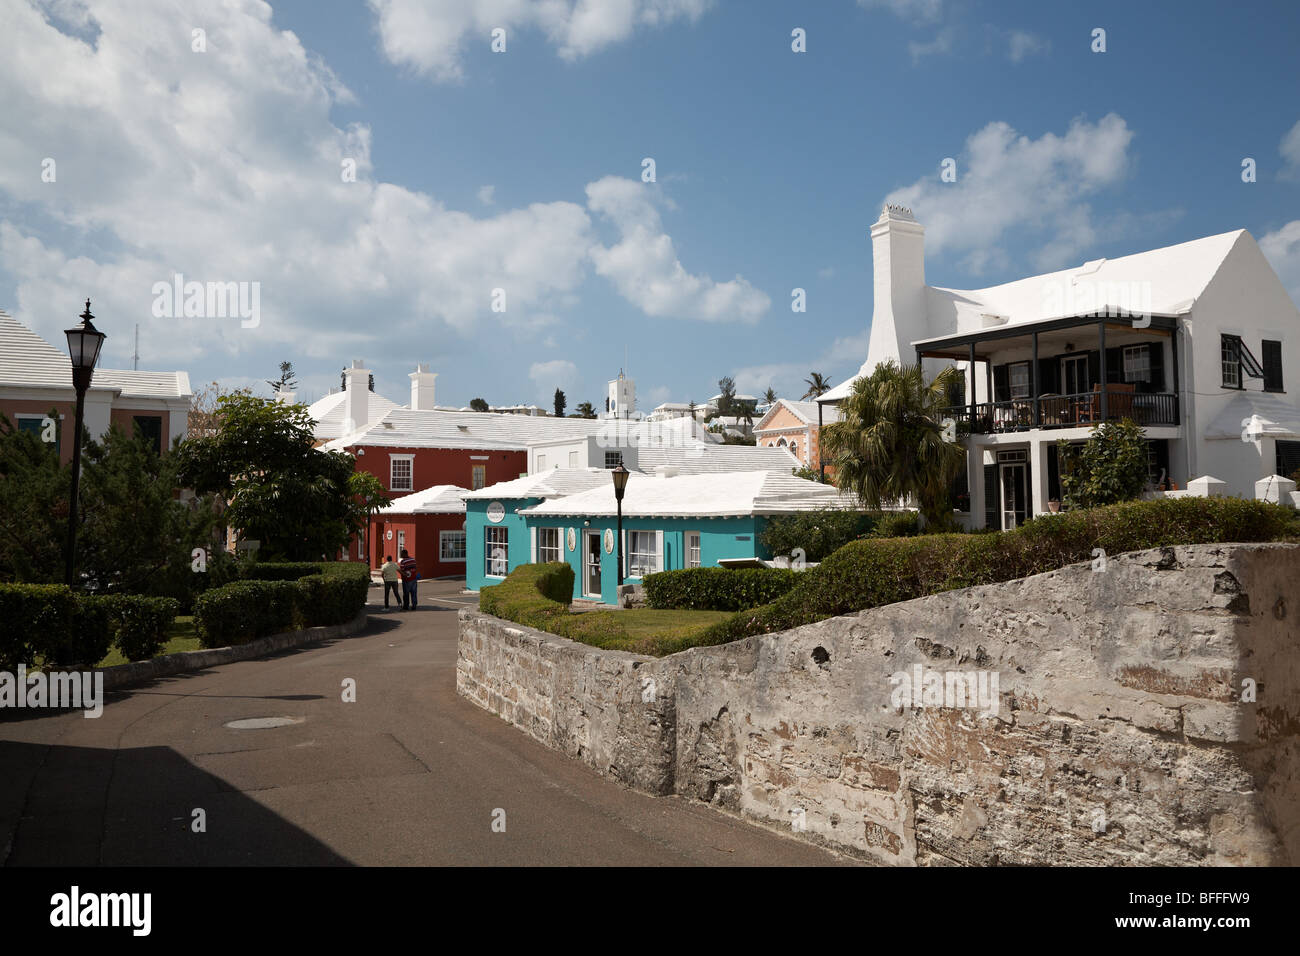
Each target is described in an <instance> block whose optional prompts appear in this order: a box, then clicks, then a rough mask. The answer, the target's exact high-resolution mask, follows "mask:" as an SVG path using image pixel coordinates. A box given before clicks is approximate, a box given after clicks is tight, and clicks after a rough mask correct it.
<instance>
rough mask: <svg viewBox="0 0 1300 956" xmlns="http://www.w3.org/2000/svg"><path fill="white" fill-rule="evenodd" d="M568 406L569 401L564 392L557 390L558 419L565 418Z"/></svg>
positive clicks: (556, 413) (556, 411)
mask: <svg viewBox="0 0 1300 956" xmlns="http://www.w3.org/2000/svg"><path fill="white" fill-rule="evenodd" d="M568 404H569V400H568V399H567V398H565V397H564V392H562V391H560V390H559V389H558V388H557V389H556V390H555V417H556V418H563V417H564V408H565V406H566V405H568Z"/></svg>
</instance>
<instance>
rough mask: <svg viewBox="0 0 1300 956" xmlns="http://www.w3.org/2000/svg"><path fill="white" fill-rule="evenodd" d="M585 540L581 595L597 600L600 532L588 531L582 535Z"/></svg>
mask: <svg viewBox="0 0 1300 956" xmlns="http://www.w3.org/2000/svg"><path fill="white" fill-rule="evenodd" d="M583 538H585V539H586V542H587V547H586V552H587V553H586V556H585V559H584V561H583V564H584V567H585V569H586V573H585V574H584V575H583V578H582V583H583V590H582V593H583V594H584V595H585V596H586V597H595V598H598V597H600V596H601V594H600V532H599V531H588V532H585V533H584V534H583Z"/></svg>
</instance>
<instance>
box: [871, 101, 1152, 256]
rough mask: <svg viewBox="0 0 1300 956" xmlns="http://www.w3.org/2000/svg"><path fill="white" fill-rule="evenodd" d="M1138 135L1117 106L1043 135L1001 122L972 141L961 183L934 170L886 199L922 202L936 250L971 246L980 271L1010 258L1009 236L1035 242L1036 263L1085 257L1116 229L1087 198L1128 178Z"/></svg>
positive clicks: (919, 211) (929, 243) (918, 205)
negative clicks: (949, 180)
mask: <svg viewBox="0 0 1300 956" xmlns="http://www.w3.org/2000/svg"><path fill="white" fill-rule="evenodd" d="M1132 140H1133V132H1132V130H1130V129H1129V128H1128V126H1127V124H1126V123H1125V122H1124V120H1123V118H1122V117H1120V116H1117V115H1116V114H1114V113H1110V114H1108V115H1106V116H1104V117H1102V118H1101V119H1100V120H1098V121H1097V122H1096V123H1089V122H1088V121H1087V120H1085V119H1082V118H1080V119H1075V120H1074V121H1073V122H1071V123H1070V126H1069V129H1068V130H1067V131H1066V133H1065V135H1064V136H1057V135H1056V134H1055V133H1044V134H1043V135H1042V136H1041V137H1040V138H1038V139H1030V138H1029V137H1027V136H1024V135H1021V134H1019V133H1017V132H1016V131H1015V130H1014V129H1012V128H1011V126H1009V125H1008V124H1007V123H1004V122H994V123H990V124H988V125H987V126H985V127H984V128H983V129H981V130H979V131H977V132H976V133H974V134H973V135H972V136H970V137H969V138H968V139H967V140H966V146H965V149H964V151H963V153H962V154H961V157H960V158H959V159H958V163H957V181H956V182H955V183H945V182H941V181H940V179H939V177H938V175H935V174H931V175H928V176H926V177H924V178H922V179H918V180H917V181H916V182H915V183H913V184H912V185H910V186H907V187H904V188H902V189H897V190H894V191H893V192H891V193H890V194H889V196H888V197H887V200H886V201H888V202H891V203H902V204H903V205H906V206H911V207H912V209H913V210H915V212H916V215H917V218H918V219H919V220H920V221H921V222H922V223H923V224H924V225H925V228H926V251H927V252H928V253H934V252H943V251H946V250H950V251H954V252H959V253H965V254H966V258H965V265H966V267H967V268H969V269H970V270H971V271H973V272H981V271H984V270H985V269H987V268H989V267H995V266H999V265H1001V264H1002V263H1004V262H1005V261H1006V251H1005V250H1004V249H1003V248H1002V246H1001V245H1000V244H1001V243H1002V242H1003V241H1004V240H1005V239H1007V238H1009V237H1014V238H1016V239H1018V240H1022V241H1024V240H1032V242H1033V243H1034V244H1035V245H1036V246H1037V247H1038V249H1039V252H1038V253H1037V254H1036V256H1035V259H1036V263H1037V264H1038V265H1039V266H1040V267H1041V268H1044V269H1047V268H1052V267H1053V266H1059V265H1062V264H1064V263H1065V262H1068V261H1070V260H1072V259H1073V258H1076V257H1077V255H1078V253H1079V252H1080V251H1082V250H1083V249H1086V248H1087V247H1089V246H1091V245H1093V244H1094V243H1095V242H1096V241H1097V238H1098V235H1099V232H1100V231H1101V230H1102V229H1104V228H1107V226H1106V224H1104V223H1098V221H1097V220H1096V218H1095V216H1094V214H1093V212H1092V210H1091V208H1090V206H1089V205H1088V202H1087V199H1088V197H1090V196H1091V195H1093V194H1095V193H1097V192H1098V191H1099V190H1101V189H1103V188H1105V187H1108V186H1113V185H1115V184H1117V183H1119V182H1120V181H1121V180H1122V179H1123V178H1124V176H1125V175H1126V174H1127V172H1128V169H1129V164H1130V157H1129V152H1128V150H1129V145H1130V143H1131V142H1132Z"/></svg>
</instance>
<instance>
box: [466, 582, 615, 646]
mask: <svg viewBox="0 0 1300 956" xmlns="http://www.w3.org/2000/svg"><path fill="white" fill-rule="evenodd" d="M572 598H573V568H572V567H570V566H569V565H568V564H566V563H565V562H563V561H554V562H549V563H547V564H521V565H519V567H517V568H515V569H514V570H513V571H511V572H510V574H509V576H508V577H507V578H506V579H505V580H504V581H502V582H501V583H500V584H495V585H493V586H491V587H486V588H483V589H482V590H481V591H479V601H478V606H479V610H481V611H482V612H483V613H484V614H491V615H493V616H494V617H500V618H504V619H505V620H507V621H514V622H515V623H516V624H522V625H524V626H525V627H532V628H536V629H537V630H539V631H548V632H549V633H551V634H558V635H560V636H561V637H567V638H569V639H570V640H574V641H581V642H582V643H584V644H590V645H592V646H593V647H606V646H609V645H610V644H614V643H618V642H620V641H625V640H627V631H626V629H625V628H624V627H623V625H622V623H620V621H619V620H618V612H616V611H614V612H610V611H587V612H584V613H581V614H573V613H571V612H570V611H569V601H571V600H572Z"/></svg>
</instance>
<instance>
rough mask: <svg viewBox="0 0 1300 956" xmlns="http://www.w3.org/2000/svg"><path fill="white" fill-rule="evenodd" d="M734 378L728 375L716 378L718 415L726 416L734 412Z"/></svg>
mask: <svg viewBox="0 0 1300 956" xmlns="http://www.w3.org/2000/svg"><path fill="white" fill-rule="evenodd" d="M735 405H736V380H735V379H733V378H732V377H731V376H730V375H724V376H723V377H722V378H720V379H718V405H717V408H718V415H719V416H721V417H723V418H726V417H728V416H730V415H734V414H735Z"/></svg>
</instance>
